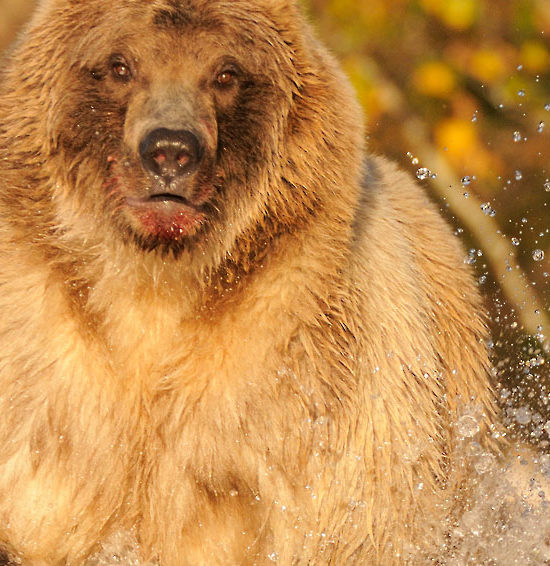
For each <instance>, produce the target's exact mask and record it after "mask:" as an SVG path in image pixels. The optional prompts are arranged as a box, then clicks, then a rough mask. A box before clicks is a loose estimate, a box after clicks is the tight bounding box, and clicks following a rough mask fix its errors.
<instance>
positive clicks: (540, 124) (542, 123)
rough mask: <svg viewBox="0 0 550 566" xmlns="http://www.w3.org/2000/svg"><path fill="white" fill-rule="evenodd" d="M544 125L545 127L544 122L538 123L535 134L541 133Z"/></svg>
mask: <svg viewBox="0 0 550 566" xmlns="http://www.w3.org/2000/svg"><path fill="white" fill-rule="evenodd" d="M545 125H546V124H545V123H544V122H539V125H538V128H537V132H538V133H539V134H540V133H542V132H543V130H544V126H545Z"/></svg>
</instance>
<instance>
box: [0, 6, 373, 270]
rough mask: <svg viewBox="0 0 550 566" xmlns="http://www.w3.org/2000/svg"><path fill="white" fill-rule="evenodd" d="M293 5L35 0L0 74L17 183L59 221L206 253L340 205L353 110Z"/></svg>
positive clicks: (352, 152)
mask: <svg viewBox="0 0 550 566" xmlns="http://www.w3.org/2000/svg"><path fill="white" fill-rule="evenodd" d="M297 12H298V9H297V7H296V5H295V4H294V2H292V1H290V0H133V1H128V0H86V1H82V0H44V1H43V2H42V4H41V5H40V7H39V10H38V12H37V14H36V16H35V18H34V20H33V21H32V22H31V24H30V26H29V27H28V29H27V30H26V33H25V34H24V35H23V36H22V37H21V40H20V42H19V45H17V46H16V47H15V49H14V50H13V52H12V54H11V58H10V60H9V61H8V63H7V67H6V70H5V72H4V80H3V85H4V86H3V87H2V88H3V92H2V99H3V102H2V104H3V108H2V110H1V112H2V116H5V117H6V121H7V122H6V125H5V126H4V128H2V130H3V131H2V132H0V152H1V155H2V157H5V158H6V160H7V161H9V162H10V163H12V164H16V165H15V166H13V167H12V168H14V169H21V168H22V167H23V166H25V167H27V168H29V171H33V167H34V173H32V174H33V175H34V177H33V181H32V182H29V181H28V178H27V180H26V181H25V183H20V184H21V185H23V184H25V187H23V186H21V187H20V191H25V190H26V191H31V192H32V191H33V190H35V189H32V188H31V189H29V185H31V186H32V187H34V186H36V185H39V186H40V187H41V189H40V194H37V190H35V192H34V193H33V194H32V199H34V201H36V200H40V199H44V201H45V202H43V203H42V215H44V210H48V211H49V215H47V216H48V218H49V222H50V224H52V225H53V226H54V227H55V228H56V229H58V231H59V229H62V230H63V231H64V232H65V233H67V234H71V233H72V234H73V235H78V237H80V238H84V237H85V238H87V239H89V240H90V241H91V240H93V239H94V238H95V239H103V240H111V241H114V240H116V241H120V242H123V243H124V245H126V246H128V245H130V246H134V247H135V248H136V249H137V250H138V251H139V252H140V253H143V252H152V253H158V252H159V251H160V252H161V255H163V256H166V255H167V253H168V252H169V255H170V256H173V257H175V258H181V257H182V255H185V254H187V255H190V256H191V255H195V256H197V255H199V256H201V257H203V258H204V257H206V258H208V261H209V262H210V263H211V264H216V263H219V262H220V261H223V259H224V258H226V257H227V256H228V255H229V256H230V255H231V254H234V255H235V254H236V253H237V252H236V251H235V250H236V248H238V249H239V250H242V249H243V248H246V249H248V250H250V248H251V247H252V248H253V247H254V246H255V245H258V246H259V245H262V246H265V245H266V243H267V242H269V241H272V240H273V239H274V238H277V237H278V236H279V235H280V234H284V233H289V232H292V231H294V230H295V229H296V227H298V226H300V225H302V224H303V223H304V222H305V223H307V222H310V221H311V219H312V218H314V217H316V216H317V215H318V214H322V213H323V211H324V212H325V213H327V214H329V213H330V215H332V216H333V217H335V218H336V217H338V215H344V216H345V215H348V216H351V215H352V213H353V211H352V210H351V209H353V202H352V198H351V197H350V196H349V195H350V194H352V193H353V190H350V187H353V186H355V185H356V184H357V179H358V178H359V176H360V163H361V155H362V143H363V141H362V137H363V136H362V128H361V125H360V123H359V124H358V123H357V122H358V118H357V117H358V110H357V107H356V103H355V99H354V96H353V94H352V93H351V90H350V89H349V88H348V85H347V82H346V79H345V78H344V77H343V75H342V74H341V73H340V71H339V70H338V67H337V65H335V64H334V62H333V60H332V58H331V57H330V56H328V55H327V54H326V52H325V51H324V50H323V49H322V48H321V47H320V46H319V44H318V43H317V42H316V40H315V39H314V38H313V37H312V34H311V32H310V29H309V26H308V25H307V23H306V22H305V21H304V19H303V18H302V17H301V16H300V15H299V14H298V13H297ZM359 122H360V120H359ZM15 129H17V131H18V136H17V139H16V140H14V139H13V131H14V130H15ZM17 164H19V165H21V166H19V165H17ZM30 174H31V173H29V175H30ZM344 187H345V189H346V190H342V189H343V188H344ZM12 197H13V195H12ZM21 198H25V197H24V196H23V195H21ZM346 220H347V218H346ZM75 237H76V236H75ZM243 242H246V244H243ZM165 259H166V257H165Z"/></svg>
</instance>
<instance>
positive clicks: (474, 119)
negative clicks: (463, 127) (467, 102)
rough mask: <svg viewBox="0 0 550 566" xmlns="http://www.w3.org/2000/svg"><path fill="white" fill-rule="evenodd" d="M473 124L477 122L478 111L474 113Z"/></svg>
mask: <svg viewBox="0 0 550 566" xmlns="http://www.w3.org/2000/svg"><path fill="white" fill-rule="evenodd" d="M472 122H477V110H476V111H475V112H474V114H473V116H472Z"/></svg>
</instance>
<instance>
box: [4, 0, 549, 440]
mask: <svg viewBox="0 0 550 566" xmlns="http://www.w3.org/2000/svg"><path fill="white" fill-rule="evenodd" d="M83 1H85V0H83ZM302 3H303V4H304V7H305V9H306V10H307V12H308V15H309V17H310V19H311V20H312V21H313V22H314V24H315V26H316V28H317V30H318V35H319V36H320V37H321V38H322V39H323V40H324V41H325V43H327V44H328V45H329V47H330V48H331V50H332V51H333V52H334V54H335V55H336V56H337V57H338V58H339V59H340V60H341V61H342V64H343V66H344V68H345V70H346V72H347V73H348V75H349V76H350V78H351V79H352V81H353V83H354V85H355V87H356V89H357V92H358V96H359V98H360V101H361V103H362V104H363V107H364V109H365V116H366V122H367V128H368V138H369V140H368V141H369V145H370V147H371V149H372V150H373V151H374V152H376V153H381V154H384V155H387V156H389V157H390V158H392V159H394V160H396V161H398V162H399V163H400V164H401V165H402V167H403V168H404V169H406V170H408V171H409V172H410V173H411V175H416V176H417V177H418V178H419V179H420V181H419V182H422V183H423V184H425V186H426V189H427V190H428V191H429V193H430V194H431V195H432V197H433V198H434V200H435V202H436V203H438V205H439V206H440V208H441V210H442V212H443V213H444V214H445V215H446V216H447V217H448V219H449V221H450V222H451V223H452V224H453V226H454V229H455V232H456V234H457V236H459V237H461V238H462V239H463V242H464V246H465V257H464V260H465V261H466V262H468V263H471V264H472V265H473V267H474V269H475V270H476V276H477V278H478V281H479V285H480V288H481V290H482V293H483V294H484V296H485V297H486V303H487V310H488V313H489V317H490V324H491V326H492V331H493V340H492V341H491V342H490V343H489V347H490V348H491V349H492V352H493V355H494V358H495V365H496V367H497V370H498V371H497V377H496V381H497V389H498V391H499V392H500V394H501V401H502V405H503V407H504V409H505V411H506V414H507V415H508V418H509V421H510V425H511V427H512V429H514V430H515V431H517V432H519V433H521V434H522V435H524V436H527V437H529V438H531V440H533V441H536V442H537V443H538V444H539V445H540V446H542V447H548V446H549V441H550V404H549V399H550V397H549V394H550V358H549V357H548V349H549V348H548V345H547V344H548V340H547V336H549V337H550V317H549V314H548V306H549V304H550V284H549V282H548V281H549V279H550V275H549V272H550V225H549V221H550V210H549V208H550V207H549V205H548V202H549V201H550V163H549V162H548V160H549V159H550V1H549V0H303V2H302ZM33 4H34V1H33V0H0V50H4V49H5V48H7V46H9V44H10V42H11V41H13V39H14V37H15V35H16V33H17V31H18V29H19V28H20V26H21V25H22V24H23V23H24V22H25V21H26V19H27V18H28V16H29V14H30V12H31V10H32V7H33ZM435 245H437V242H434V246H435Z"/></svg>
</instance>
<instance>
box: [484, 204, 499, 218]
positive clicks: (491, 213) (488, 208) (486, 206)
mask: <svg viewBox="0 0 550 566" xmlns="http://www.w3.org/2000/svg"><path fill="white" fill-rule="evenodd" d="M480 208H481V210H482V211H483V214H485V216H495V214H496V213H497V212H496V210H495V209H494V208H492V207H491V203H489V202H484V203H483V204H482V205H481V207H480Z"/></svg>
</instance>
